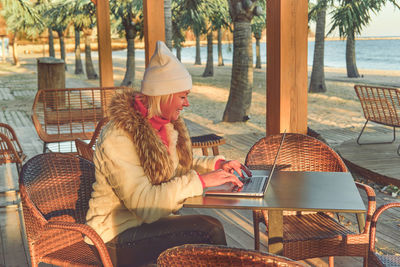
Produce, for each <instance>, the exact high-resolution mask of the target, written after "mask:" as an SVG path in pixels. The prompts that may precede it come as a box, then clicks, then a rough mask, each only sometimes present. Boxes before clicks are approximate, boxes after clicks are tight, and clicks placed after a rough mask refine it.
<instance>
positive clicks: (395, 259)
mask: <svg viewBox="0 0 400 267" xmlns="http://www.w3.org/2000/svg"><path fill="white" fill-rule="evenodd" d="M395 207H397V208H400V202H393V203H387V204H384V205H382V206H380V207H379V208H378V209H377V210H376V211H375V213H374V216H373V217H372V222H371V231H370V243H369V254H368V266H400V256H399V255H380V254H378V253H376V252H375V242H376V240H375V237H376V224H377V221H378V218H379V216H380V215H381V214H382V213H383V212H384V211H386V210H387V209H390V208H395Z"/></svg>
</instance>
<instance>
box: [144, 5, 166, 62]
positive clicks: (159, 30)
mask: <svg viewBox="0 0 400 267" xmlns="http://www.w3.org/2000/svg"><path fill="white" fill-rule="evenodd" d="M143 14H144V43H145V60H146V61H145V62H146V67H147V65H148V64H149V61H150V58H151V56H152V55H153V53H154V49H155V47H156V42H157V41H164V42H165V20H164V0H144V1H143Z"/></svg>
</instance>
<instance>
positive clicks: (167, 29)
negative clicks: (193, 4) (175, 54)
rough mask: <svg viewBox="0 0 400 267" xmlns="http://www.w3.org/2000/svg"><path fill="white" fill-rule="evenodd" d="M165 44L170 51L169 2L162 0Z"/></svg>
mask: <svg viewBox="0 0 400 267" xmlns="http://www.w3.org/2000/svg"><path fill="white" fill-rule="evenodd" d="M164 19H165V44H166V45H167V47H168V48H169V49H170V50H172V15H171V0H164Z"/></svg>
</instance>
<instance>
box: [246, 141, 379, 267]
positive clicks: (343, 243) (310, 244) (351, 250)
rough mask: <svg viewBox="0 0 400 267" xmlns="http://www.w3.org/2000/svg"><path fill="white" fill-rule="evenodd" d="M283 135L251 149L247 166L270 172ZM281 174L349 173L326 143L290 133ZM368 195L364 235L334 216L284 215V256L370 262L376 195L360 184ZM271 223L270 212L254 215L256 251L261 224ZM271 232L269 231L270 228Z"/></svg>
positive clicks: (282, 154)
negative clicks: (327, 257)
mask: <svg viewBox="0 0 400 267" xmlns="http://www.w3.org/2000/svg"><path fill="white" fill-rule="evenodd" d="M281 138H282V134H277V135H270V136H268V137H264V138H262V139H260V140H259V141H258V142H257V143H256V144H254V145H253V147H252V148H251V149H250V151H249V152H248V154H247V156H246V161H245V164H246V165H247V166H248V167H249V168H253V169H256V168H263V169H269V168H270V167H271V166H272V164H273V161H274V158H275V155H276V152H277V149H278V147H279V145H280V141H281ZM276 167H277V170H279V171H319V172H324V171H329V172H347V167H346V165H345V164H344V163H343V161H342V159H341V158H340V156H339V155H338V154H337V153H336V152H335V151H333V150H332V149H331V148H330V147H329V146H327V145H326V144H325V143H323V142H321V141H319V140H317V139H315V138H313V137H310V136H307V135H302V134H295V133H287V134H286V137H285V141H284V143H283V146H282V148H281V151H280V154H279V158H278V160H277V166H276ZM356 185H357V187H358V188H362V189H364V190H365V191H366V193H367V195H368V199H369V201H368V209H367V220H366V223H365V227H364V229H363V231H362V232H361V233H360V234H356V233H354V232H352V231H350V230H349V229H347V228H346V227H344V226H343V225H341V224H340V223H338V222H337V221H336V220H334V219H333V218H332V215H331V214H326V213H320V212H319V213H315V212H307V213H305V212H303V213H302V214H299V213H296V212H288V211H285V212H284V213H283V215H284V216H283V217H284V219H283V224H284V226H283V232H284V233H283V236H284V237H283V239H284V240H283V255H284V256H285V257H288V258H291V259H295V260H299V259H307V258H314V257H324V256H330V258H329V263H330V266H332V265H333V257H332V256H360V257H364V262H366V258H367V253H368V238H369V228H370V220H371V217H372V214H373V212H374V211H375V207H376V203H375V192H374V191H373V189H372V188H371V187H369V186H367V185H364V184H360V183H356ZM260 222H264V223H265V222H267V223H266V225H267V226H268V212H267V211H254V212H253V223H254V241H255V249H257V250H259V248H260V244H259V243H260V233H259V223H260ZM267 231H268V227H267Z"/></svg>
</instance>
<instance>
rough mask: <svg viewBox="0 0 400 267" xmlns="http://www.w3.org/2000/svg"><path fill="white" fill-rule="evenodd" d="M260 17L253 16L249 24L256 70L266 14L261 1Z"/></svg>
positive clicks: (258, 66)
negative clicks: (252, 37)
mask: <svg viewBox="0 0 400 267" xmlns="http://www.w3.org/2000/svg"><path fill="white" fill-rule="evenodd" d="M258 8H260V11H259V12H260V15H259V16H255V17H254V18H253V22H252V23H251V31H252V32H253V36H254V38H255V39H256V69H261V53H260V40H261V37H262V31H263V30H264V29H265V26H266V25H267V24H266V18H267V14H266V11H265V2H263V1H261V2H260V6H259V7H258Z"/></svg>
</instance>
